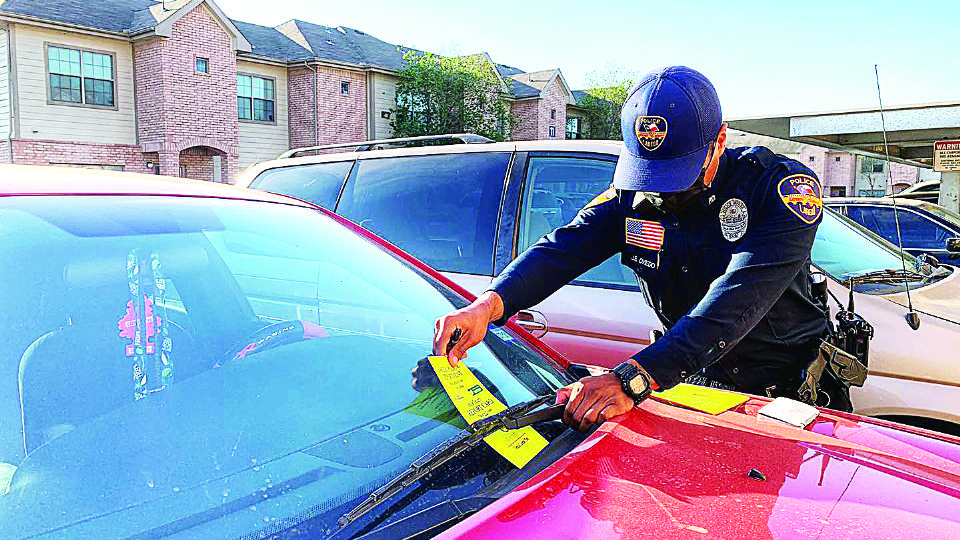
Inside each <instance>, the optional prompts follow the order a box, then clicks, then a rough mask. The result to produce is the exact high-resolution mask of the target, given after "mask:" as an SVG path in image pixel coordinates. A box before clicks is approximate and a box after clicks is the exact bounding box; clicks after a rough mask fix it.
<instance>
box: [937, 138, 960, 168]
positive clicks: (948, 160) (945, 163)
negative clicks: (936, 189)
mask: <svg viewBox="0 0 960 540" xmlns="http://www.w3.org/2000/svg"><path fill="white" fill-rule="evenodd" d="M933 170H934V171H937V172H960V141H937V142H935V143H933Z"/></svg>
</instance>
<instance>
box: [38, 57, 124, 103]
mask: <svg viewBox="0 0 960 540" xmlns="http://www.w3.org/2000/svg"><path fill="white" fill-rule="evenodd" d="M113 63H114V61H113V55H110V54H103V53H97V52H92V51H84V50H79V49H67V48H64V47H56V46H53V45H49V46H47V68H48V71H49V83H50V101H52V102H58V103H78V104H83V105H92V106H96V107H113V106H114V105H115V100H114V69H113Z"/></svg>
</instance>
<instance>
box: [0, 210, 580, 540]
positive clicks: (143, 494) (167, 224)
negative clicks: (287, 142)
mask: <svg viewBox="0 0 960 540" xmlns="http://www.w3.org/2000/svg"><path fill="white" fill-rule="evenodd" d="M462 305H464V300H463V299H462V298H461V297H459V296H457V295H456V294H454V293H453V292H452V291H450V290H449V289H447V288H446V287H444V286H442V285H441V284H439V283H438V282H436V281H434V280H432V278H430V277H429V276H427V275H425V274H423V273H421V272H419V271H418V270H415V269H414V268H413V267H412V266H410V265H408V264H407V263H404V262H402V261H401V260H399V259H397V258H395V257H393V256H391V255H389V254H387V253H386V252H384V251H382V250H381V249H380V248H379V247H377V246H375V245H374V244H372V243H369V242H367V241H366V240H363V239H362V238H360V237H359V236H357V235H355V234H354V233H353V232H351V231H350V230H349V229H347V228H345V227H343V226H341V225H339V224H337V223H336V222H335V221H334V220H333V219H331V218H329V217H327V216H325V215H323V214H322V213H320V212H318V211H315V210H310V209H306V208H301V207H296V206H288V205H282V204H272V203H258V202H251V201H230V200H219V199H191V198H182V197H129V196H124V197H120V196H114V197H95V196H82V197H80V196H77V197H61V196H46V197H6V198H2V200H0V319H2V322H0V537H2V538H20V537H28V536H31V537H32V536H34V535H41V534H52V535H54V536H56V537H100V538H117V537H128V536H136V537H150V538H153V537H160V536H167V535H173V536H176V535H180V534H182V535H184V536H188V537H191V538H194V537H201V538H208V537H216V538H238V537H245V538H254V537H256V538H262V537H265V536H269V535H271V534H274V533H279V532H281V531H284V530H287V529H290V528H291V527H300V528H301V529H300V530H301V531H303V530H310V531H313V534H318V535H319V536H325V535H327V534H329V533H330V532H331V531H332V530H334V529H335V527H336V520H337V518H338V517H339V516H340V515H341V514H342V513H344V512H346V511H347V510H349V508H350V507H351V505H353V504H356V502H357V501H358V500H359V499H362V498H364V497H365V496H366V495H367V494H368V493H370V492H371V491H372V490H374V489H376V488H377V487H378V486H379V485H381V484H383V483H384V482H386V481H387V480H388V479H389V478H391V477H392V476H394V475H396V474H397V473H398V472H399V471H402V470H403V469H405V468H406V467H407V466H408V465H409V464H410V463H411V462H412V461H413V460H415V459H416V458H418V457H419V456H421V455H422V454H424V453H426V452H428V451H429V450H430V449H432V448H433V447H434V446H436V445H437V444H439V443H440V442H441V441H443V440H445V439H447V438H449V437H451V436H452V435H453V434H455V433H457V432H458V431H459V430H460V429H462V428H463V427H464V424H463V422H462V420H461V419H460V417H459V415H458V414H457V412H456V410H455V409H454V408H453V406H452V403H451V402H450V400H449V398H448V397H447V396H446V395H445V394H444V393H443V392H442V391H441V390H440V389H439V388H438V385H437V382H436V379H435V378H432V377H431V376H430V375H431V372H429V370H427V371H425V369H424V368H425V367H426V365H425V363H424V361H423V359H424V358H425V357H426V356H427V355H428V354H430V352H431V349H432V336H433V324H434V320H435V319H436V318H437V317H439V316H441V315H443V314H446V313H447V312H449V311H450V310H451V309H453V308H455V307H458V306H462ZM467 364H468V366H470V367H471V368H472V369H473V371H474V372H475V373H476V375H477V377H478V378H479V379H480V380H481V382H482V383H483V384H485V385H486V386H487V387H488V388H489V389H490V391H491V392H492V393H493V394H494V395H495V396H496V397H497V398H498V399H500V400H501V401H502V402H503V403H504V404H505V405H508V406H509V405H514V404H517V403H520V402H523V401H527V400H529V399H532V398H533V397H535V396H537V395H544V394H547V393H550V392H551V391H553V390H554V389H556V388H557V387H558V386H560V385H563V384H567V382H568V375H567V374H566V373H564V372H563V371H561V370H560V369H559V368H558V367H556V366H555V365H554V364H553V363H552V361H550V360H548V359H546V358H544V357H543V356H542V355H540V354H539V353H536V352H534V351H533V350H532V349H530V348H529V347H528V346H527V345H525V344H523V343H522V342H521V341H520V340H518V339H517V337H516V336H514V335H513V334H511V333H508V332H507V331H506V330H504V329H494V330H493V331H492V332H489V333H488V337H487V339H486V340H485V342H484V343H483V344H481V345H479V346H477V347H475V348H474V349H472V350H471V352H470V357H469V359H468V361H467ZM538 429H540V430H541V432H542V434H543V435H544V436H545V437H547V439H548V440H551V441H553V442H552V443H551V444H554V445H555V444H557V439H558V438H559V439H562V440H566V439H564V437H567V434H568V433H571V432H570V431H566V432H564V431H563V430H562V428H560V426H559V425H557V424H551V425H546V426H543V427H540V428H538ZM523 472H524V471H517V470H516V469H515V468H513V467H512V466H511V465H510V464H509V462H507V461H506V460H505V459H504V458H503V457H501V456H499V455H497V454H495V453H493V452H492V451H491V450H490V449H489V448H486V447H483V448H479V449H478V450H477V451H476V452H472V453H471V454H467V455H465V456H463V457H462V458H458V460H457V461H454V462H451V463H450V464H449V466H447V467H446V468H445V469H444V470H442V471H438V473H437V474H434V475H432V476H431V477H430V479H429V481H427V480H424V481H422V482H421V483H420V485H419V486H418V487H415V488H414V489H413V492H412V493H405V494H403V504H400V503H396V504H394V505H393V506H392V510H394V511H395V510H399V509H401V508H402V510H403V512H396V511H395V512H393V513H394V514H396V515H395V516H391V517H385V515H383V513H382V512H374V513H372V514H371V515H370V516H369V517H367V518H366V519H365V520H361V521H360V522H358V523H357V524H356V527H357V528H358V530H361V531H362V530H363V529H364V528H366V529H368V530H369V529H372V528H373V527H376V526H380V525H384V524H386V523H389V522H390V521H391V520H392V519H400V518H401V517H402V516H403V515H404V512H406V513H408V514H409V513H411V512H414V511H417V510H418V509H419V510H422V509H423V508H424V507H428V506H429V505H431V504H437V503H438V501H444V500H448V499H458V498H463V497H469V496H471V495H473V494H475V493H477V492H478V491H480V490H484V489H489V488H490V486H492V485H497V484H498V483H500V484H504V485H507V484H509V485H515V484H516V482H519V478H520V476H519V475H521V474H522V473H523ZM511 482H513V483H512V484H511Z"/></svg>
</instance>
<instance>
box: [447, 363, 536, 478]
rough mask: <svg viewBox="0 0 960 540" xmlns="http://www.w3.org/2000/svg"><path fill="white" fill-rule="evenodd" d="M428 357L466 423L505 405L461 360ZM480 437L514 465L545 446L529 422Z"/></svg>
mask: <svg viewBox="0 0 960 540" xmlns="http://www.w3.org/2000/svg"><path fill="white" fill-rule="evenodd" d="M428 360H430V365H431V366H433V369H434V371H436V372H437V377H439V379H440V384H442V385H443V389H444V390H446V391H447V395H448V396H450V400H451V401H453V405H454V406H455V407H456V408H457V410H458V411H460V414H461V415H463V418H464V420H466V421H467V423H469V424H473V423H474V422H476V421H477V420H482V419H484V418H487V417H489V416H493V415H495V414H497V413H498V412H501V411H504V410H506V409H507V407H506V405H504V404H503V403H500V400H498V399H497V398H496V397H495V396H494V395H493V394H492V393H490V391H489V390H487V389H486V388H485V387H484V386H483V384H481V383H480V380H479V379H477V376H476V375H474V374H473V372H471V371H470V368H468V367H467V366H466V364H464V363H463V362H459V363H458V364H457V367H450V363H449V362H447V357H446V356H431V357H429V358H428ZM483 440H484V442H486V443H487V444H489V445H490V447H491V448H493V449H494V450H495V451H496V452H497V453H498V454H500V455H501V456H503V457H505V458H506V459H507V460H508V461H509V462H510V463H513V464H514V466H516V467H517V468H518V469H522V468H523V467H524V466H525V465H526V464H527V463H529V462H530V460H531V459H533V458H534V457H535V456H536V455H537V454H539V453H540V451H541V450H543V449H544V448H545V447H546V446H547V440H546V439H544V438H543V436H542V435H540V434H539V433H537V432H536V430H534V429H533V428H532V427H530V426H527V427H524V428H520V429H511V430H509V431H504V430H500V431H496V432H494V433H491V434H490V435H487V436H486V437H484V439H483Z"/></svg>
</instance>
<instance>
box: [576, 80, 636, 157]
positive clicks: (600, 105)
mask: <svg viewBox="0 0 960 540" xmlns="http://www.w3.org/2000/svg"><path fill="white" fill-rule="evenodd" d="M634 78H636V73H634V72H632V71H629V70H627V69H625V68H624V67H623V66H621V65H619V64H616V63H614V62H608V63H607V65H606V66H604V67H603V68H602V69H600V70H597V71H591V72H590V73H588V74H587V90H586V92H587V95H586V97H584V98H583V99H582V100H581V101H580V103H578V105H579V106H580V107H581V108H582V109H584V111H585V112H584V115H583V116H584V126H583V131H582V134H583V137H584V138H586V139H616V140H623V133H622V132H621V131H620V109H621V108H623V103H624V102H625V101H626V100H627V93H628V92H629V91H630V88H631V87H632V86H633V80H634Z"/></svg>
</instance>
